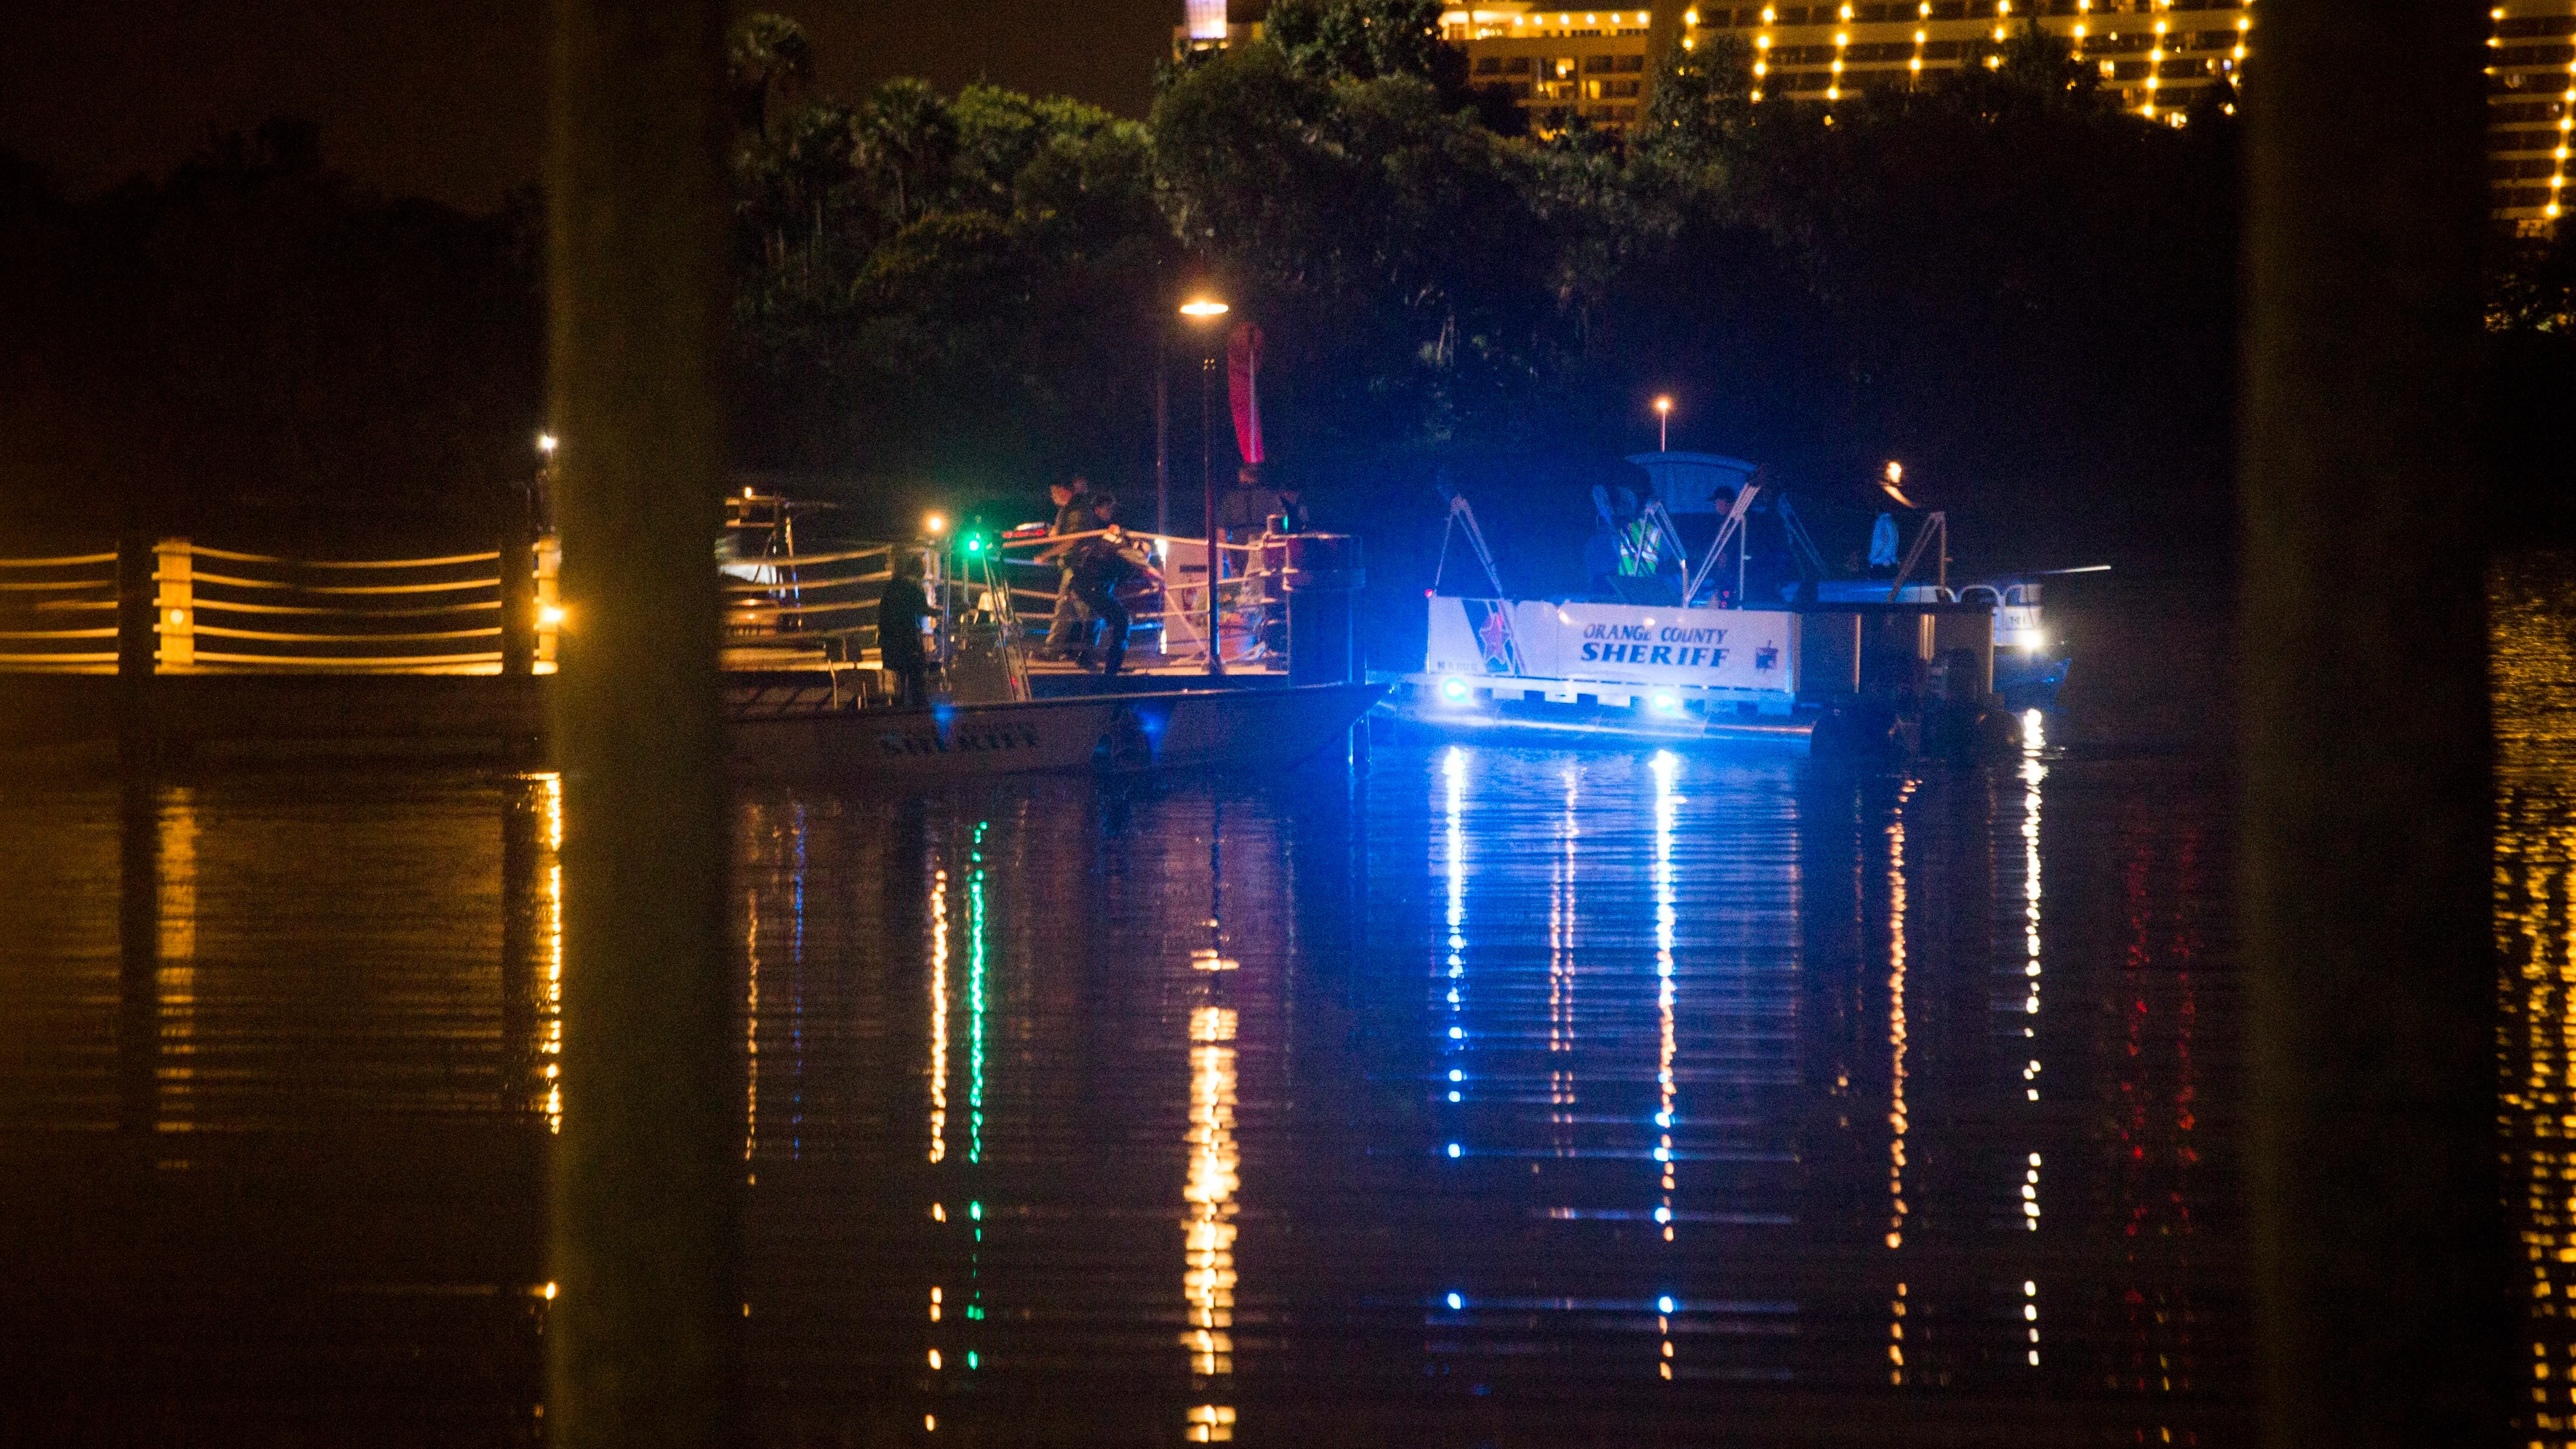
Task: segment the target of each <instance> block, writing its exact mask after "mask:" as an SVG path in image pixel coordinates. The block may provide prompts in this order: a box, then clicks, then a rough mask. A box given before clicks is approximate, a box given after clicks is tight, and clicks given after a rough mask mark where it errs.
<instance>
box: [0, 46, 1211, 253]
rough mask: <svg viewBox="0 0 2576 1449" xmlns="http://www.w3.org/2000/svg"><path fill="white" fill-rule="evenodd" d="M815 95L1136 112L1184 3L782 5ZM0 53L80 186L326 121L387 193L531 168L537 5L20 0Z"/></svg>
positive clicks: (461, 197)
mask: <svg viewBox="0 0 2576 1449" xmlns="http://www.w3.org/2000/svg"><path fill="white" fill-rule="evenodd" d="M740 8H743V9H758V8H770V9H777V10H780V11H783V12H784V13H786V14H789V15H792V16H794V17H795V18H797V19H798V20H800V21H803V22H804V23H805V26H806V28H807V29H808V31H809V32H811V34H812V35H813V37H814V44H815V48H816V50H817V52H818V54H819V58H820V62H821V64H820V72H821V74H820V81H821V88H822V89H823V90H824V91H826V92H828V93H831V94H836V95H842V96H851V95H854V94H855V93H856V92H858V91H859V90H860V89H862V88H863V87H865V86H867V85H869V84H871V83H873V82H875V81H878V80H881V79H883V78H885V77H887V76H893V75H919V76H926V77H928V78H929V79H930V80H932V81H933V82H935V83H937V84H938V85H939V86H941V87H942V88H943V89H947V88H954V87H956V86H958V85H960V84H963V83H965V82H967V81H971V80H975V79H978V78H982V79H987V80H991V81H993V82H995V83H997V84H1001V85H1006V86H1010V87H1012V88H1013V89H1017V90H1026V91H1035V92H1041V93H1058V94H1065V95H1072V96H1076V97H1079V98H1080V99H1083V100H1086V101H1091V102H1093V103H1095V104H1098V105H1103V106H1107V107H1109V108H1110V109H1112V110H1115V111H1117V112H1119V113H1121V114H1123V115H1128V116H1138V117H1141V116H1142V115H1143V114H1144V112H1145V109H1146V106H1147V105H1148V104H1149V102H1150V99H1151V90H1152V76H1153V67H1154V61H1155V58H1156V57H1157V56H1159V55H1161V54H1163V53H1164V52H1165V51H1166V50H1167V49H1168V48H1169V47H1170V45H1171V34H1172V27H1173V26H1174V25H1175V24H1177V23H1178V22H1179V20H1180V14H1181V4H1180V0H1047V3H1042V0H983V3H980V4H975V5H967V4H963V3H958V0H942V3H931V4H912V5H897V4H892V3H888V0H786V3H777V4H773V5H770V6H766V7H762V6H743V7H740ZM10 9H11V20H10V25H9V32H10V33H9V37H8V41H7V43H6V44H5V45H0V97H5V98H6V100H5V103H0V146H5V147H7V148H9V149H11V150H14V151H17V152H18V153H19V154H21V155H23V156H26V157H28V158H29V159H31V160H34V161H36V162H37V163H39V164H41V165H43V166H45V167H47V168H48V169H50V170H51V171H52V172H53V173H54V174H55V175H56V176H58V177H59V178H61V180H62V181H63V182H64V184H65V185H67V186H69V187H70V188H71V189H73V190H74V191H75V192H87V191H90V190H93V189H95V188H97V187H100V186H104V185H108V184H111V183H113V182H116V181H118V180H121V179H123V178H125V177H127V176H130V175H133V174H135V173H136V172H147V173H158V172H162V171H166V170H168V169H169V168H170V167H171V166H172V165H174V164H176V163H177V162H178V161H179V160H181V159H182V158H184V157H185V156H186V155H187V154H188V153H189V152H190V151H192V150H194V149H196V148H197V147H198V146H199V145H201V144H203V142H204V140H205V138H206V135H207V132H208V130H209V128H210V127H213V128H221V129H226V130H232V129H247V128H249V127H251V126H254V125H256V124H258V123H259V122H260V121H261V120H263V119H265V118H267V117H269V116H273V115H289V116H298V117H302V118H304V119H307V120H311V121H315V122H318V123H319V124H320V125H321V127H322V147H323V154H324V157H325V159H326V160H327V161H328V162H329V163H330V164H331V165H333V166H336V167H338V168H340V169H341V170H344V171H347V172H349V173H351V174H352V175H354V176H356V177H358V178H359V179H361V180H363V181H365V182H367V183H369V184H371V185H373V186H376V187H378V188H381V189H382V190H385V191H387V192H390V193H395V194H418V195H426V196H432V197H436V198H438V199H440V200H442V201H447V202H452V203H454V204H457V205H460V206H465V207H469V208H474V209H483V208H488V207H489V206H491V205H492V204H493V203H494V202H496V201H497V200H498V199H499V198H500V196H501V195H502V193H504V192H505V191H507V190H508V189H509V188H510V187H512V186H514V185H517V184H519V183H521V182H525V181H533V180H535V179H536V175H537V168H538V159H539V154H540V150H541V147H542V145H543V140H544V131H545V103H544V80H545V13H546V6H545V4H544V3H543V0H433V3H428V4H419V3H403V0H238V3H224V4H208V3H206V0H125V3H121V4H118V5H114V6H105V5H100V4H98V3H96V0H20V3H19V4H17V5H14V6H12V7H10Z"/></svg>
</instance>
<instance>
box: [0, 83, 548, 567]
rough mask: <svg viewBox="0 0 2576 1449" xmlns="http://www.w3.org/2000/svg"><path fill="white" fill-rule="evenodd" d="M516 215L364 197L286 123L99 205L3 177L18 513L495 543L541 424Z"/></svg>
mask: <svg viewBox="0 0 2576 1449" xmlns="http://www.w3.org/2000/svg"><path fill="white" fill-rule="evenodd" d="M530 217H531V213H530V212H529V211H528V209H527V208H524V207H519V208H513V209H512V210H510V211H509V212H507V213H505V214H503V215H499V216H493V217H469V216H464V215H461V214H459V213H456V212H454V211H451V210H448V209H447V208H444V207H441V206H438V205H435V204H433V203H429V202H425V201H416V200H402V201H387V200H384V199H381V198H378V197H376V196H373V195H370V194H368V193H367V192H365V191H364V190H362V189H360V188H358V187H356V186H354V185H352V184H350V183H349V182H348V181H347V180H345V179H344V178H342V177H340V176H338V175H336V174H334V173H332V172H330V171H329V170H327V169H325V168H324V167H323V166H322V164H321V159H320V148H319V144H318V139H317V137H316V135H315V132H314V129H313V128H312V127H311V126H309V125H305V124H301V123H295V122H285V121H272V122H269V123H267V124H265V125H263V126H261V127H260V128H259V129H258V130H257V131H256V132H254V133H252V134H250V135H247V136H244V135H238V134H235V135H226V136H219V137H217V138H215V139H214V140H213V141H212V142H211V143H209V145H208V146H207V147H206V148H205V149H204V150H203V151H202V152H200V153H199V154H198V155H197V156H195V157H194V158H192V159H191V160H189V161H188V162H187V163H186V164H184V165H183V166H181V167H180V168H179V169H178V170H177V172H175V173H174V174H173V175H171V176H170V177H169V178H168V179H167V180H165V181H161V182H158V183H151V182H142V181H136V182H130V183H128V184H126V185H124V186H122V187H119V188H117V189H115V190H113V191H110V192H108V193H106V194H105V195H102V196H100V197H97V198H95V199H93V200H87V201H73V200H69V199H67V198H65V197H64V196H62V195H61V194H60V193H59V192H57V191H56V190H54V189H53V188H52V187H51V186H49V185H48V184H46V183H45V181H44V180H43V178H42V177H41V176H39V175H38V174H37V173H35V172H34V171H33V170H32V169H30V168H28V167H26V166H24V165H21V164H17V163H14V162H11V163H8V164H0V238H6V240H5V241H0V247H5V248H6V254H5V259H4V260H5V263H6V265H7V266H8V269H9V275H10V276H11V277H12V279H13V281H12V290H13V292H14V293H15V294H16V296H17V297H18V299H19V301H20V302H21V303H22V304H24V305H20V306H13V307H9V308H0V319H5V320H0V358H5V362H0V439H5V440H6V441H5V442H0V448H5V449H6V450H7V458H6V460H5V462H0V470H5V471H6V472H7V474H8V475H9V477H10V478H11V480H12V484H11V496H10V497H9V498H8V499H7V500H6V501H7V503H8V504H9V505H10V511H11V512H12V513H13V514H16V515H19V516H20V521H21V524H22V526H23V524H24V522H25V520H26V518H27V517H28V516H34V517H35V519H36V521H37V522H38V524H39V525H43V524H55V525H68V524H71V523H75V522H78V523H86V524H96V523H99V522H109V523H113V522H118V521H123V520H126V519H129V518H130V519H131V520H132V521H134V522H136V523H137V524H138V525H140V526H150V527H187V526H191V524H192V521H195V520H206V519H221V518H225V517H228V516H232V517H237V516H239V515H240V514H241V512H242V511H243V510H245V509H250V510H255V511H256V510H263V509H265V510H282V511H284V512H288V513H295V512H304V513H310V512H311V511H313V510H315V509H320V510H324V511H340V512H348V511H360V512H365V513H370V514H374V515H378V516H380V517H383V516H387V515H392V516H394V517H395V518H396V520H397V521H400V520H412V521H418V520H424V519H427V520H435V519H437V518H439V517H441V516H444V517H446V518H448V519H451V520H453V519H458V518H472V519H477V520H480V521H478V522H475V523H474V524H473V527H474V528H476V529H478V530H479V529H483V528H486V527H488V526H492V525H491V524H490V521H491V520H493V519H496V518H497V516H498V515H497V513H496V512H494V510H495V508H496V507H497V502H498V500H499V499H500V498H501V497H502V496H503V495H504V493H505V491H506V490H508V489H510V488H513V487H515V486H516V485H518V484H519V483H520V482H522V481H523V480H524V479H525V478H526V477H527V476H528V474H529V472H530V471H531V465H532V463H533V461H534V454H533V452H532V450H531V441H532V438H533V436H534V433H535V430H536V427H537V424H538V420H539V415H540V394H541V382H542V374H541V360H540V358H541V347H542V335H541V334H542V325H541V319H542V309H541V304H540V301H539V297H538V292H537V284H536V265H535V257H534V252H535V247H534V238H533V235H532V225H531V221H530ZM405 526H409V524H408V523H406V524H405ZM478 536H479V535H478Z"/></svg>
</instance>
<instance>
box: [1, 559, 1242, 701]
mask: <svg viewBox="0 0 2576 1449" xmlns="http://www.w3.org/2000/svg"><path fill="white" fill-rule="evenodd" d="M1096 536H1097V535H1096V534H1076V535H1072V537H1074V538H1076V539H1081V538H1090V537H1096ZM1128 537H1129V538H1131V539H1133V540H1135V541H1137V542H1139V543H1141V544H1143V545H1145V546H1146V547H1147V548H1149V549H1150V550H1151V551H1152V554H1153V558H1154V563H1155V567H1156V569H1157V570H1158V571H1159V572H1160V573H1161V574H1162V575H1163V583H1162V584H1161V585H1160V586H1159V587H1156V586H1154V585H1152V584H1150V583H1145V582H1138V583H1131V584H1130V585H1128V586H1127V587H1126V588H1124V589H1122V590H1121V594H1122V597H1124V598H1126V599H1128V600H1129V601H1130V608H1131V611H1132V618H1133V625H1132V627H1133V630H1134V632H1133V635H1132V637H1131V643H1130V648H1131V651H1132V652H1133V655H1134V656H1136V657H1138V662H1140V663H1145V662H1152V661H1155V660H1160V661H1161V662H1164V663H1169V664H1186V663H1190V662H1193V661H1204V660H1205V658H1206V657H1207V641H1206V619H1207V603H1206V600H1207V595H1206V588H1207V584H1206V567H1205V563H1204V560H1205V558H1206V556H1207V546H1206V544H1205V542H1204V541H1202V540H1200V539H1196V538H1184V537H1179V536H1173V535H1163V534H1149V533H1130V534H1129V535H1128ZM1064 541H1065V540H1064V539H1063V538H1044V537H1041V538H1014V539H1004V540H1002V541H1001V543H1000V546H999V550H998V551H997V555H996V557H997V559H998V567H997V568H987V569H986V570H984V571H983V572H982V573H981V574H980V575H979V574H974V573H973V571H970V570H967V569H964V568H949V569H936V568H934V570H933V573H932V579H933V581H934V582H938V581H941V580H943V579H944V581H945V583H946V586H947V588H948V590H949V591H950V593H951V594H952V595H953V597H951V598H949V599H948V601H947V602H948V603H949V606H950V610H951V612H959V611H966V612H981V613H983V614H985V615H989V614H991V613H992V612H993V611H994V610H995V608H996V606H997V605H998V604H999V603H1000V602H1001V601H1000V600H997V599H996V598H995V597H994V590H993V587H992V585H991V584H990V583H989V582H987V581H988V580H991V579H995V578H998V579H999V580H1001V581H1002V584H1001V592H1002V593H1003V594H1005V595H1006V596H1007V607H1008V608H1009V609H1010V610H1011V612H1012V614H1013V618H1014V620H1015V622H1016V624H1017V627H1018V631H1019V634H1020V636H1021V637H1022V638H1024V639H1025V640H1026V641H1027V642H1028V643H1029V644H1030V645H1032V646H1035V645H1038V644H1039V643H1040V641H1043V640H1044V639H1045V637H1046V634H1047V629H1048V625H1049V623H1050V621H1051V620H1052V618H1053V616H1054V613H1055V610H1056V606H1057V600H1058V592H1059V590H1058V584H1059V579H1060V573H1059V570H1058V567H1057V565H1056V564H1055V563H1054V562H1052V561H1049V562H1040V561H1039V560H1038V559H1037V558H1036V555H1037V554H1039V553H1042V552H1044V551H1045V550H1046V549H1048V548H1051V547H1054V546H1055V545H1057V544H1060V543H1062V542H1064ZM1271 546H1272V547H1275V541H1273V544H1272V545H1271ZM922 547H925V545H923V544H920V543H854V544H845V545H839V546H836V547H834V548H831V549H828V550H824V551H818V552H814V553H808V554H794V555H788V554H780V555H766V556H760V557H752V558H728V559H720V560H718V561H717V568H718V570H719V572H720V574H721V576H722V581H721V584H720V587H721V590H722V596H723V608H724V619H723V639H724V656H725V657H724V662H725V666H726V667H727V668H729V669H736V670H743V669H829V668H846V667H851V666H859V667H866V666H872V665H873V664H874V663H875V662H876V658H877V619H876V615H877V605H878V602H879V601H880V600H881V599H882V598H883V596H884V592H885V585H886V582H887V581H888V580H889V579H891V578H892V577H893V574H894V561H895V558H896V556H897V554H898V553H899V552H900V551H902V550H906V549H915V548H922ZM1218 549H1219V556H1220V557H1221V558H1223V559H1224V560H1225V563H1226V570H1225V576H1224V577H1223V578H1221V579H1220V580H1219V581H1218V583H1217V602H1218V614H1219V617H1220V625H1219V627H1220V631H1221V634H1222V637H1223V647H1224V652H1225V658H1226V663H1227V664H1228V665H1229V667H1235V666H1244V665H1250V666H1253V667H1256V668H1258V667H1260V666H1261V665H1263V664H1264V663H1267V662H1270V661H1268V660H1267V658H1266V656H1267V654H1268V653H1269V652H1270V651H1269V650H1268V648H1267V644H1266V641H1267V640H1268V637H1269V635H1270V634H1272V633H1275V632H1276V631H1275V630H1271V629H1269V628H1267V627H1266V621H1269V622H1275V621H1273V620H1271V616H1272V615H1275V614H1276V612H1277V610H1276V605H1277V602H1278V600H1277V597H1276V595H1277V593H1278V590H1277V589H1276V588H1275V587H1274V585H1275V584H1276V583H1277V579H1276V578H1275V577H1274V575H1276V574H1277V573H1278V566H1277V564H1276V563H1275V561H1270V560H1268V558H1267V555H1266V553H1265V545H1264V544H1263V543H1262V542H1254V543H1241V544H1239V543H1220V544H1219V545H1218ZM126 555H131V556H130V557H129V556H126ZM560 558H561V554H560V552H559V550H558V548H557V546H556V544H555V541H554V540H553V539H552V538H551V537H547V538H541V539H539V540H537V541H536V543H535V544H534V546H533V548H531V549H530V550H529V557H528V560H527V562H526V564H525V565H524V567H525V568H526V569H527V570H528V571H529V575H530V577H531V578H532V579H533V588H530V587H529V586H528V583H527V582H526V581H524V580H522V581H505V580H504V578H503V577H502V567H501V565H502V553H501V551H500V550H498V549H493V550H487V551H482V552H472V553H454V554H440V555H430V556H421V557H391V558H311V557H297V556H291V555H285V554H265V553H251V552H245V551H241V550H236V549H227V548H219V547H216V546H214V545H211V544H206V543H200V542H197V541H195V540H192V539H188V538H175V537H173V538H159V539H145V540H140V541H136V542H130V543H128V544H127V545H125V552H124V553H123V554H121V553H120V552H119V551H118V550H115V549H109V550H105V551H98V552H88V553H65V554H49V555H43V556H36V557H26V558H0V674H12V673H14V674H26V673H55V674H115V673H118V672H119V661H120V659H121V660H122V661H123V664H124V669H125V670H126V671H127V672H134V673H151V674H218V673H220V674H307V675H311V674H448V675H494V674H500V673H503V672H504V661H505V659H508V658H510V657H512V651H510V650H508V649H505V647H504V646H505V642H506V641H505V637H504V635H505V631H508V630H524V631H526V632H525V633H524V634H521V635H519V636H518V638H519V641H520V643H521V644H522V646H523V647H522V648H521V649H520V650H519V651H517V652H516V657H517V658H518V659H519V660H522V661H529V663H524V664H521V665H519V666H516V667H523V668H532V669H533V672H535V673H538V674H550V673H553V672H554V669H555V658H556V649H555V646H556V636H557V634H558V632H559V629H560V628H561V627H564V626H565V615H564V611H563V605H562V601H561V599H560V597H559V594H558V591H557V574H558V571H559V561H560ZM120 579H122V580H123V588H122V590H120V582H119V581H120ZM507 582H516V583H517V585H518V586H517V587H516V588H515V589H514V588H509V587H505V583H507ZM513 596H515V598H516V599H517V600H518V601H520V602H519V606H518V609H517V610H516V612H515V613H514V611H513V608H512V603H513Z"/></svg>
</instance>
